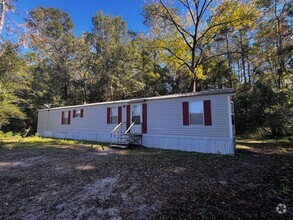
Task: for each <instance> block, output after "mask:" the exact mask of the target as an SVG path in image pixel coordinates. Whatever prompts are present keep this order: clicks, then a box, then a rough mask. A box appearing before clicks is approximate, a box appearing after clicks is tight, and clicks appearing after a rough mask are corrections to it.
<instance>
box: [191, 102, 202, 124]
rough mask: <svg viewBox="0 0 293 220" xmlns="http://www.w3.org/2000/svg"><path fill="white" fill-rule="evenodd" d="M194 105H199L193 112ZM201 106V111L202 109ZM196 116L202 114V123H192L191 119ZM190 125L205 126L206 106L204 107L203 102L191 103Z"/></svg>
mask: <svg viewBox="0 0 293 220" xmlns="http://www.w3.org/2000/svg"><path fill="white" fill-rule="evenodd" d="M192 105H198V106H196V108H195V109H194V110H193V109H192V108H193V106H192ZM200 106H201V109H200ZM195 114H202V123H200V124H199V123H192V121H191V117H192V115H195ZM189 124H190V125H195V126H203V125H204V106H203V101H202V100H200V101H191V102H189Z"/></svg>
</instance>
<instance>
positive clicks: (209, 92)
mask: <svg viewBox="0 0 293 220" xmlns="http://www.w3.org/2000/svg"><path fill="white" fill-rule="evenodd" d="M222 94H235V89H232V88H226V89H213V90H205V91H200V92H195V93H194V92H190V93H180V94H172V95H164V96H153V97H146V98H134V99H126V100H117V101H108V102H96V103H90V104H83V105H71V106H62V107H55V108H48V109H40V110H38V111H39V112H40V111H48V110H58V109H67V108H80V107H88V106H98V105H107V104H108V105H109V104H121V103H138V102H146V101H152V100H163V99H175V98H184V97H192V96H206V95H222Z"/></svg>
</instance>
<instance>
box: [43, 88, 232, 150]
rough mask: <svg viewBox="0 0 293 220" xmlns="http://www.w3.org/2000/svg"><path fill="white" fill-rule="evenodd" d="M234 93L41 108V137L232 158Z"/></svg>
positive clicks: (213, 92) (198, 93) (225, 92)
mask: <svg viewBox="0 0 293 220" xmlns="http://www.w3.org/2000/svg"><path fill="white" fill-rule="evenodd" d="M234 95H235V91H234V89H219V90H208V91H201V92H196V93H185V94H176V95H166V96H157V97H148V98H136V99H129V100H120V101H110V102H101V103H92V104H85V105H76V106H65V107H57V108H47V109H42V110H39V112H38V133H39V135H40V136H42V137H53V138H64V139H75V140H89V141H97V142H107V143H112V144H116V145H121V146H123V145H129V144H139V145H142V146H145V147H150V148H161V149H174V150H182V151H195V152H203V153H219V154H234V147H235V137H234V133H235V132H234V131H235V129H234V111H233V102H232V101H231V100H232V97H233V96H234Z"/></svg>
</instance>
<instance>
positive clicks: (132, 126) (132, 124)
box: [124, 122, 135, 134]
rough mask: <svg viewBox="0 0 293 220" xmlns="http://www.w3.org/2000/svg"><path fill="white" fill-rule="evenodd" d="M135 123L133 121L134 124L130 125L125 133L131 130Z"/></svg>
mask: <svg viewBox="0 0 293 220" xmlns="http://www.w3.org/2000/svg"><path fill="white" fill-rule="evenodd" d="M134 124H135V122H132V124H131V125H130V126H129V128H128V129H127V130H126V131H125V133H124V134H127V133H128V132H129V131H130V129H131V128H132V127H133V125H134Z"/></svg>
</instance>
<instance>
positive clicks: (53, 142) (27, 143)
mask: <svg viewBox="0 0 293 220" xmlns="http://www.w3.org/2000/svg"><path fill="white" fill-rule="evenodd" d="M0 142H1V144H0V147H1V146H2V148H4V147H5V148H9V149H12V148H31V147H38V148H46V147H49V146H51V147H52V146H56V147H58V146H69V145H73V146H86V147H91V148H95V149H102V150H104V149H105V148H107V144H100V143H97V142H92V141H76V140H67V139H53V138H42V137H39V136H31V137H26V138H22V137H20V136H8V137H7V136H5V137H2V138H0Z"/></svg>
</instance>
